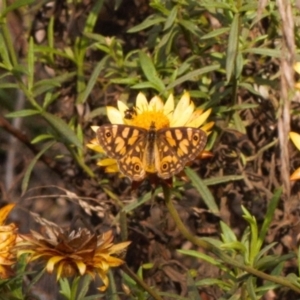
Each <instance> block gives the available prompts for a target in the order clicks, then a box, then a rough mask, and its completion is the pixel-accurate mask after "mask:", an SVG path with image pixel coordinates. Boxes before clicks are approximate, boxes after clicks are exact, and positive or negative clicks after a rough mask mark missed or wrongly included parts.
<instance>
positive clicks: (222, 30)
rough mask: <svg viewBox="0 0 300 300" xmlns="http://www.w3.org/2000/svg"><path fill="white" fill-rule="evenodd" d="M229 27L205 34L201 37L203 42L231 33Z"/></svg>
mask: <svg viewBox="0 0 300 300" xmlns="http://www.w3.org/2000/svg"><path fill="white" fill-rule="evenodd" d="M229 29H230V28H229V27H223V28H219V29H215V30H212V31H211V32H209V33H207V34H204V35H202V36H201V38H200V39H201V40H207V39H211V38H213V37H217V36H219V35H222V34H224V33H227V32H228V31H229Z"/></svg>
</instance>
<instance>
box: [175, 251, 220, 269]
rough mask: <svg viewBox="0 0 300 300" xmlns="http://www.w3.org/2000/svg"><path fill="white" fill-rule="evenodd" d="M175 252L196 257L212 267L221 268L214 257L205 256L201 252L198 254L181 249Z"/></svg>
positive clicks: (197, 252)
mask: <svg viewBox="0 0 300 300" xmlns="http://www.w3.org/2000/svg"><path fill="white" fill-rule="evenodd" d="M176 251H177V252H179V253H181V254H184V255H189V256H192V257H196V258H198V259H202V260H204V261H206V262H208V263H210V264H211V265H213V266H216V267H220V266H221V263H220V262H219V261H218V260H217V259H216V258H215V257H212V256H209V255H207V254H205V253H203V252H199V251H196V250H181V249H180V250H176Z"/></svg>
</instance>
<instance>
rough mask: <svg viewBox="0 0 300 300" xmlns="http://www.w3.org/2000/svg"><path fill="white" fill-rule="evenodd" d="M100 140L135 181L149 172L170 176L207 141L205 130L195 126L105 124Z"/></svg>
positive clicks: (125, 172) (195, 154)
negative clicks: (161, 126) (165, 126)
mask: <svg viewBox="0 0 300 300" xmlns="http://www.w3.org/2000/svg"><path fill="white" fill-rule="evenodd" d="M97 138H98V141H99V144H100V145H101V146H102V148H103V149H104V150H105V152H106V154H107V155H108V156H109V157H111V158H114V159H116V160H117V163H118V167H119V170H120V171H121V173H123V174H124V175H125V176H127V177H129V178H130V179H131V180H133V181H140V180H143V179H144V178H145V177H146V174H147V173H156V174H157V176H158V177H160V178H162V179H168V178H170V177H172V176H173V175H175V174H177V173H179V172H180V171H182V170H183V169H184V167H185V165H186V163H187V162H189V161H192V160H194V159H195V158H196V156H197V155H199V154H200V152H201V151H202V150H203V148H204V146H205V144H206V140H207V137H206V133H205V132H204V131H202V130H201V129H198V128H192V127H170V128H163V129H158V130H157V129H156V128H155V124H154V123H152V124H151V126H150V128H149V129H148V130H147V129H144V128H140V127H137V126H129V125H123V124H122V125H121V124H120V125H118V124H115V125H103V126H101V127H99V129H98V131H97Z"/></svg>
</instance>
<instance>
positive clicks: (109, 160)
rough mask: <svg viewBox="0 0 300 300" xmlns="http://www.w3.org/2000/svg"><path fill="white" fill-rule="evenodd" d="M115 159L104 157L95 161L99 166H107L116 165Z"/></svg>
mask: <svg viewBox="0 0 300 300" xmlns="http://www.w3.org/2000/svg"><path fill="white" fill-rule="evenodd" d="M116 164H117V161H116V160H115V159H113V158H105V159H101V160H100V161H98V162H97V166H100V167H107V166H111V165H116Z"/></svg>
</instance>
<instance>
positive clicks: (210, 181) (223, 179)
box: [203, 175, 245, 185]
mask: <svg viewBox="0 0 300 300" xmlns="http://www.w3.org/2000/svg"><path fill="white" fill-rule="evenodd" d="M244 179H245V177H244V175H227V176H221V177H213V178H208V179H203V183H204V184H205V185H216V184H220V183H224V182H230V181H236V180H244Z"/></svg>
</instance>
